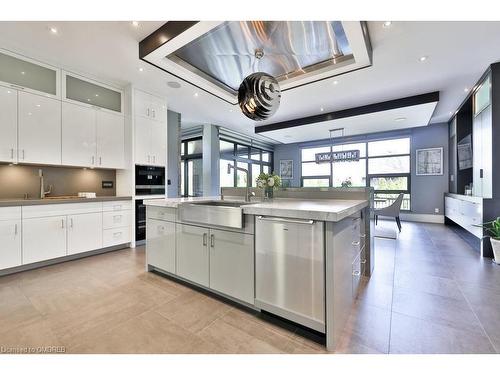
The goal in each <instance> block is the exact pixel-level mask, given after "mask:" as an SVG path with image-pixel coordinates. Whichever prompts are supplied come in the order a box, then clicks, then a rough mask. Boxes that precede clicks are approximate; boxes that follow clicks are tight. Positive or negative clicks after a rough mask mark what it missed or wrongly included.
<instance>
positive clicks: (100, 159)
mask: <svg viewBox="0 0 500 375" xmlns="http://www.w3.org/2000/svg"><path fill="white" fill-rule="evenodd" d="M99 165H102V156H99Z"/></svg>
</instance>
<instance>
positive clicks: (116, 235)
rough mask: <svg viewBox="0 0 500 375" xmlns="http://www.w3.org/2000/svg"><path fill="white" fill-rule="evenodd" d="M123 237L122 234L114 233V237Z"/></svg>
mask: <svg viewBox="0 0 500 375" xmlns="http://www.w3.org/2000/svg"><path fill="white" fill-rule="evenodd" d="M121 235H122V232H115V233H113V237H120V236H121Z"/></svg>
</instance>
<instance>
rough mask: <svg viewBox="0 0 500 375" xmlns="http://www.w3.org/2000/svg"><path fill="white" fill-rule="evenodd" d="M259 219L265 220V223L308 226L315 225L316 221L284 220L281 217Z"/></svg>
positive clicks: (258, 217)
mask: <svg viewBox="0 0 500 375" xmlns="http://www.w3.org/2000/svg"><path fill="white" fill-rule="evenodd" d="M257 219H259V220H265V221H273V222H280V223H293V224H308V225H312V224H314V220H300V219H284V218H281V217H267V216H257Z"/></svg>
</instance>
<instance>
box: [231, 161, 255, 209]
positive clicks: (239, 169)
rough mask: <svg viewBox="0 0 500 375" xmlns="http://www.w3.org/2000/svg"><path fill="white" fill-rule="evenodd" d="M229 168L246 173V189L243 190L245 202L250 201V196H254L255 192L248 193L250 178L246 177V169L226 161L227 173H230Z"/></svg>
mask: <svg viewBox="0 0 500 375" xmlns="http://www.w3.org/2000/svg"><path fill="white" fill-rule="evenodd" d="M231 169H236V170H238V171H240V172H243V173H245V174H246V176H247V186H246V190H245V202H250V198H251V197H252V196H255V193H254V192H252V193H250V179H249V178H248V177H249V176H248V169H245V168H241V167H238V166H236V167H235V166H234V165H233V164H230V163H228V164H227V174H230V173H231Z"/></svg>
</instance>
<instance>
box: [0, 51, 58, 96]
mask: <svg viewBox="0 0 500 375" xmlns="http://www.w3.org/2000/svg"><path fill="white" fill-rule="evenodd" d="M59 75H60V71H59V69H56V68H53V67H50V66H49V65H46V64H43V63H39V62H36V61H34V60H31V59H28V58H23V57H21V56H17V55H14V54H10V53H4V52H0V81H1V82H4V83H6V84H10V85H11V86H12V87H13V88H19V89H25V90H28V91H34V92H40V93H42V94H49V95H51V96H54V97H58V96H59V93H58V87H59V85H58V82H59Z"/></svg>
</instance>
